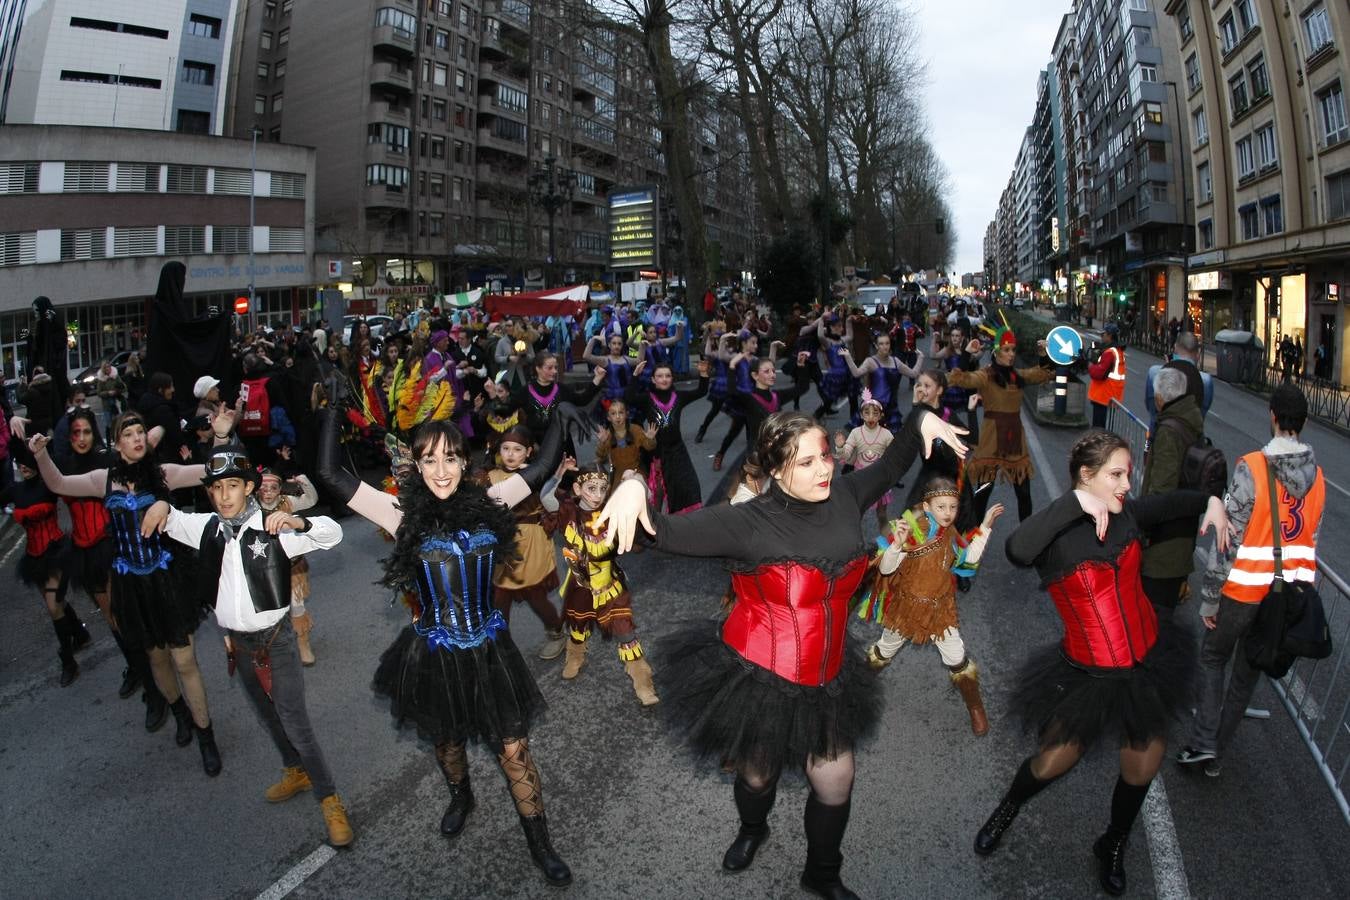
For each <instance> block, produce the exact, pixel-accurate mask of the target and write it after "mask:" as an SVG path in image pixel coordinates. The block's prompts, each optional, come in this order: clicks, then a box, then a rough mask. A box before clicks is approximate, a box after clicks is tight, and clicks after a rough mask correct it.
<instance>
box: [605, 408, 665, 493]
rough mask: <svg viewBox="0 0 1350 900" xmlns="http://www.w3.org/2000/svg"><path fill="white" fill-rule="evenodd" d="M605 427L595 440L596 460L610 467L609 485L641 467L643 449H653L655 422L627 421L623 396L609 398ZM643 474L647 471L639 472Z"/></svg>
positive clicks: (613, 484) (615, 485) (613, 485)
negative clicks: (615, 398)
mask: <svg viewBox="0 0 1350 900" xmlns="http://www.w3.org/2000/svg"><path fill="white" fill-rule="evenodd" d="M605 418H606V419H607V420H608V421H609V427H608V428H601V429H600V433H599V434H598V436H597V437H596V441H595V461H596V463H597V464H599V465H601V466H607V467H608V468H609V469H610V477H609V485H610V489H611V490H613V489H614V488H615V487H617V486H618V484H619V481H620V479H622V478H623V473H625V472H634V471H641V470H642V453H643V451H646V452H648V453H650V452H651V451H652V450H655V449H656V430H657V429H656V423H655V422H648V423H647V427H646V428H643V427H642V426H641V425H634V424H632V423H631V422H629V421H628V406H627V404H625V403H624V402H623V401H622V400H613V401H610V404H609V409H607V410H605ZM642 474H643V475H644V477H645V475H646V472H645V471H644V472H642Z"/></svg>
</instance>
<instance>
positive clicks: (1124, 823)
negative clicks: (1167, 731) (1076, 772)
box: [1008, 738, 1167, 837]
mask: <svg viewBox="0 0 1350 900" xmlns="http://www.w3.org/2000/svg"><path fill="white" fill-rule="evenodd" d="M1166 749H1167V742H1166V741H1164V740H1163V739H1162V738H1155V739H1154V740H1152V741H1150V742H1149V743H1148V744H1145V745H1144V746H1143V747H1133V746H1130V745H1128V744H1127V745H1126V746H1124V747H1121V748H1120V775H1119V776H1117V778H1116V787H1115V790H1114V791H1113V792H1112V794H1111V825H1110V830H1111V831H1113V832H1116V833H1117V834H1118V835H1120V836H1121V837H1124V836H1126V835H1128V834H1129V833H1130V829H1131V827H1133V825H1134V820H1135V819H1136V818H1137V817H1138V816H1139V810H1140V809H1141V808H1142V807H1143V805H1144V798H1145V797H1147V796H1148V788H1149V785H1150V784H1152V783H1153V777H1154V776H1155V775H1157V774H1158V767H1159V766H1161V765H1162V757H1163V752H1164V751H1165V750H1166ZM1082 756H1083V748H1082V747H1080V746H1079V745H1077V744H1047V745H1045V746H1043V747H1041V750H1040V752H1039V753H1037V754H1036V755H1035V756H1030V757H1027V758H1026V759H1025V760H1023V761H1022V765H1021V766H1020V767H1019V768H1018V770H1017V774H1016V775H1015V776H1014V777H1013V783H1012V786H1011V787H1009V788H1008V799H1009V800H1011V801H1013V802H1014V803H1016V804H1017V805H1019V806H1020V805H1022V804H1023V803H1026V802H1027V801H1028V800H1030V799H1031V798H1032V797H1034V796H1036V795H1037V794H1039V793H1040V792H1041V791H1042V790H1044V789H1045V788H1046V787H1049V785H1050V783H1051V782H1052V781H1054V780H1055V779H1057V778H1059V777H1060V776H1061V775H1063V774H1065V773H1066V772H1068V771H1069V770H1070V769H1072V768H1073V767H1074V766H1075V765H1077V763H1078V760H1079V759H1081V758H1082Z"/></svg>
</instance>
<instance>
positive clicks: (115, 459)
mask: <svg viewBox="0 0 1350 900" xmlns="http://www.w3.org/2000/svg"><path fill="white" fill-rule="evenodd" d="M110 455H111V457H112V466H111V467H110V468H109V469H108V479H109V481H110V482H112V483H113V484H120V485H122V486H123V487H125V486H127V485H135V487H136V490H137V491H138V492H149V493H151V494H154V495H155V496H156V497H158V498H160V499H161V500H167V499H169V486H168V484H167V483H165V481H164V470H163V469H161V468H160V467H159V460H157V459H155V455H154V452H153V451H151V450H146V452H145V456H142V457H141V459H140V462H134V463H133V462H127V461H126V460H125V459H124V458H123V457H122V454H120V453H113V454H110Z"/></svg>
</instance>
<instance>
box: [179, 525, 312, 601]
mask: <svg viewBox="0 0 1350 900" xmlns="http://www.w3.org/2000/svg"><path fill="white" fill-rule="evenodd" d="M236 539H237V540H238V541H239V555H240V557H241V558H242V559H243V562H244V583H245V584H247V585H248V592H249V599H251V600H252V601H253V609H254V611H255V612H269V611H272V610H278V609H285V608H286V607H288V606H290V605H291V560H290V557H288V556H287V555H286V551H285V550H283V549H282V548H281V538H279V537H277V536H276V535H275V534H268V533H267V532H266V531H255V530H254V529H252V528H249V527H247V526H246V527H244V528H241V529H240V530H239V533H238V535H237V538H236ZM198 550H199V551H200V553H201V563H202V569H203V572H204V574H205V575H206V576H207V577H214V578H215V580H216V581H217V582H219V581H220V571H221V565H222V561H223V559H224V556H225V533H224V532H223V531H222V530H221V528H220V525H219V520H217V524H216V525H215V526H210V525H208V526H207V527H206V529H205V530H203V531H202V543H201V546H200V547H199V548H198ZM217 596H219V594H217ZM212 605H213V606H214V605H215V603H214V600H213V602H212Z"/></svg>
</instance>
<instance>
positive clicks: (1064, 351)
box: [1045, 325, 1083, 366]
mask: <svg viewBox="0 0 1350 900" xmlns="http://www.w3.org/2000/svg"><path fill="white" fill-rule="evenodd" d="M1082 350H1083V336H1082V335H1081V334H1079V333H1078V332H1077V331H1074V330H1073V329H1072V328H1070V327H1069V326H1068V325H1056V326H1055V327H1054V328H1052V329H1051V330H1050V333H1049V334H1047V335H1046V336H1045V355H1046V356H1048V357H1050V361H1051V362H1052V363H1054V364H1055V365H1057V366H1067V365H1069V364H1070V363H1072V362H1073V361H1074V360H1075V359H1077V358H1078V354H1079V353H1081V352H1082Z"/></svg>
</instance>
